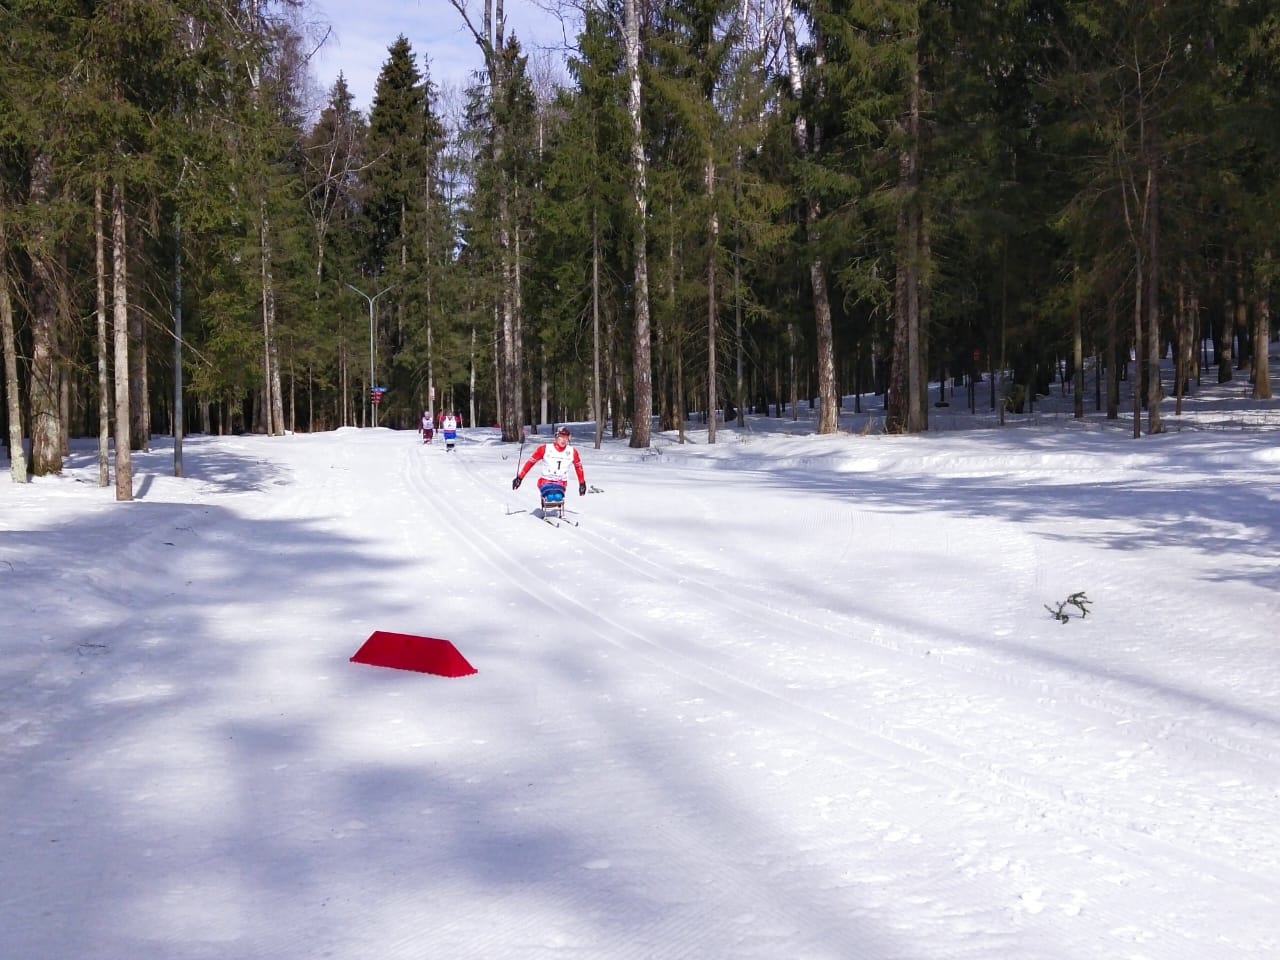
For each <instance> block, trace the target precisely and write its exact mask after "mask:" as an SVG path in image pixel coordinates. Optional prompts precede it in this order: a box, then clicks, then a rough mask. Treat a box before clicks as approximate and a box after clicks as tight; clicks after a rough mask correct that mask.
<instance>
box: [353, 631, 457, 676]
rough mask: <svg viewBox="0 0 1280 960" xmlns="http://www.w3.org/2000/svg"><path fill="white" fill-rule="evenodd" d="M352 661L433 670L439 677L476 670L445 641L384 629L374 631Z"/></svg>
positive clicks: (371, 664) (396, 668)
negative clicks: (390, 631) (388, 631)
mask: <svg viewBox="0 0 1280 960" xmlns="http://www.w3.org/2000/svg"><path fill="white" fill-rule="evenodd" d="M351 662H352V663H367V664H369V665H370V666H374V667H391V668H392V669H394V670H416V671H417V672H418V673H434V674H435V675H436V676H440V677H466V676H470V675H471V674H473V673H475V672H476V668H475V667H473V666H472V665H471V664H469V663H467V658H466V657H464V656H463V655H462V654H460V653H459V652H458V648H457V647H455V646H454V645H453V644H452V643H450V642H449V641H448V640H437V639H436V638H435V637H415V636H413V635H412V634H408V633H387V632H386V631H385V630H375V631H374V632H373V633H372V634H371V635H370V637H369V639H368V640H366V641H365V642H364V646H363V647H361V648H360V649H359V650H358V651H357V652H356V655H355V656H354V657H352V658H351Z"/></svg>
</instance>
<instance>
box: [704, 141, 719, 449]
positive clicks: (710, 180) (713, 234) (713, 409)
mask: <svg viewBox="0 0 1280 960" xmlns="http://www.w3.org/2000/svg"><path fill="white" fill-rule="evenodd" d="M706 176H707V200H708V206H709V207H710V208H711V217H710V219H709V220H708V222H707V246H708V253H707V443H715V442H716V421H717V420H718V419H719V417H718V416H717V414H718V413H719V410H720V398H719V396H718V395H717V391H716V380H717V379H718V378H719V376H720V374H719V372H718V371H717V369H716V338H717V337H718V336H719V330H718V329H717V327H718V324H717V323H716V311H717V310H718V309H719V304H718V301H717V300H716V253H717V249H716V248H717V246H718V245H719V243H720V220H719V218H718V217H717V216H716V210H715V194H716V164H715V160H714V158H712V157H711V155H710V152H709V151H708V155H707V169H706Z"/></svg>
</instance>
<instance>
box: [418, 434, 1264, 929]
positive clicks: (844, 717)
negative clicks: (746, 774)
mask: <svg viewBox="0 0 1280 960" xmlns="http://www.w3.org/2000/svg"><path fill="white" fill-rule="evenodd" d="M453 463H454V464H455V465H456V468H457V471H458V479H462V478H463V476H462V475H464V474H466V475H470V479H474V480H476V483H474V484H472V488H473V489H477V488H478V489H482V490H483V489H484V482H483V481H482V480H481V479H480V478H479V477H478V476H476V475H475V472H474V471H473V470H472V469H471V468H470V467H469V466H468V465H467V464H466V460H465V459H463V458H459V459H458V460H456V461H453ZM406 472H407V478H406V481H407V483H408V484H409V485H410V486H411V487H417V488H419V489H424V488H425V483H426V478H425V477H423V476H422V474H421V472H420V468H417V467H416V466H415V464H414V462H413V460H412V459H410V460H408V461H407V462H406ZM459 487H461V484H459ZM483 496H484V497H485V498H486V499H489V500H494V501H497V502H505V501H504V500H499V499H498V498H495V497H493V496H492V495H489V494H483ZM437 520H438V521H439V522H440V523H442V524H444V525H446V526H448V527H450V528H452V529H453V530H455V531H456V533H457V534H458V540H459V541H460V542H464V543H468V544H469V545H470V547H471V548H472V549H473V550H474V552H475V553H476V554H477V555H479V556H480V557H481V559H483V560H486V561H487V562H489V563H490V564H493V565H495V566H498V567H499V568H500V569H501V571H502V572H503V574H504V575H505V576H506V577H507V578H508V579H509V580H510V581H511V582H512V583H513V584H514V585H516V586H517V587H519V588H520V589H521V590H523V591H524V592H526V593H527V594H528V595H529V596H530V597H532V598H534V599H535V600H537V601H538V602H540V603H548V600H547V595H548V593H554V594H555V595H556V597H557V600H556V602H555V604H554V607H555V608H556V609H557V610H560V611H563V610H564V609H565V605H566V604H569V605H572V606H573V607H574V608H576V609H577V610H578V615H577V616H576V617H575V618H574V619H575V620H577V621H578V622H579V624H586V625H590V624H595V625H596V627H595V628H594V632H596V633H597V634H598V635H599V636H600V637H601V639H602V640H605V641H607V642H610V643H612V644H615V645H617V644H618V640H617V639H616V638H617V637H618V636H619V635H626V636H628V637H631V638H633V639H634V640H636V641H638V643H639V644H641V645H643V647H647V648H649V649H650V650H652V651H653V653H652V654H650V655H649V656H648V659H649V660H650V661H651V662H652V663H653V664H655V665H658V666H661V667H663V668H665V669H667V670H671V671H673V672H676V673H678V674H679V675H681V676H682V677H684V678H686V679H689V680H691V681H694V682H697V683H699V684H701V685H703V686H705V687H706V688H708V689H709V690H712V691H714V692H715V693H716V694H717V695H718V696H720V697H722V698H727V699H729V700H730V701H734V702H737V703H738V704H740V705H742V706H744V707H747V706H749V707H750V709H751V710H752V711H753V712H754V713H755V715H756V716H759V712H760V708H761V706H762V704H763V703H764V702H768V703H769V704H771V705H772V706H771V712H772V713H773V714H774V715H775V717H776V718H777V719H778V720H779V721H781V722H783V723H785V724H790V725H795V724H797V723H800V722H801V718H803V726H805V727H806V728H807V729H808V730H809V731H810V732H811V733H813V734H815V735H818V736H821V737H823V738H824V739H826V740H828V741H829V742H832V743H837V744H839V745H840V746H842V747H843V748H845V749H847V750H852V751H855V752H857V753H862V754H864V755H866V756H868V757H874V758H875V759H876V760H878V761H881V762H889V763H891V764H894V765H897V766H901V767H905V768H907V769H911V770H912V771H913V773H914V774H915V775H916V776H919V777H923V778H927V779H928V780H931V781H933V782H934V783H935V784H937V785H939V786H940V787H944V788H947V789H949V790H952V791H960V792H962V793H964V794H965V795H968V796H971V797H973V798H975V799H977V800H979V801H980V802H981V803H985V804H991V805H994V806H996V807H998V808H1001V809H1006V810H1009V809H1016V810H1017V811H1019V812H1020V814H1021V815H1022V816H1025V817H1028V818H1030V819H1031V820H1033V821H1035V822H1040V823H1045V824H1048V825H1053V826H1055V827H1056V828H1058V829H1065V830H1067V831H1068V832H1069V833H1072V834H1074V835H1079V836H1085V837H1093V838H1095V839H1097V840H1099V841H1101V842H1104V843H1106V844H1108V845H1116V844H1118V845H1120V846H1122V847H1123V848H1125V849H1134V848H1140V849H1143V850H1146V851H1147V854H1148V855H1147V856H1145V857H1137V858H1135V862H1145V863H1148V864H1150V865H1151V866H1149V867H1145V868H1143V869H1144V870H1150V871H1152V872H1151V876H1153V877H1155V876H1159V874H1160V873H1161V872H1166V873H1169V872H1172V873H1176V872H1184V871H1186V870H1193V871H1197V872H1203V873H1206V874H1208V875H1210V876H1212V877H1214V878H1216V879H1217V880H1219V881H1226V882H1230V883H1233V884H1234V885H1237V886H1239V887H1240V888H1241V890H1242V895H1256V894H1257V892H1258V891H1259V890H1260V889H1269V888H1270V887H1271V885H1272V884H1273V883H1274V882H1276V881H1277V880H1280V877H1278V876H1276V875H1274V869H1271V870H1267V869H1264V870H1263V871H1262V872H1250V871H1249V870H1247V869H1244V868H1242V867H1240V866H1237V865H1236V864H1234V863H1232V862H1230V861H1228V860H1225V859H1223V858H1221V857H1218V856H1215V855H1214V854H1213V853H1212V852H1205V851H1204V850H1203V849H1198V848H1192V847H1191V846H1188V845H1187V844H1185V843H1183V842H1181V840H1180V839H1179V840H1169V839H1164V838H1162V837H1159V836H1156V835H1153V834H1152V833H1151V832H1149V831H1148V828H1147V826H1146V825H1144V824H1141V823H1137V822H1134V821H1131V820H1129V819H1128V818H1126V817H1125V816H1124V815H1123V813H1122V812H1120V813H1117V812H1116V811H1112V810H1110V809H1109V808H1108V807H1107V806H1106V804H1105V802H1104V799H1103V798H1091V797H1086V796H1082V795H1077V794H1073V793H1071V792H1068V791H1067V790H1065V789H1064V788H1063V787H1062V786H1060V785H1058V784H1056V783H1052V782H1047V781H1044V780H1042V779H1041V778H1039V777H1037V776H1035V775H1033V774H1029V773H1026V772H1024V771H1018V770H1004V769H999V768H998V765H992V764H991V763H989V762H988V763H973V762H966V760H970V759H972V758H975V757H980V756H981V753H982V751H981V750H978V749H976V748H975V747H974V745H971V744H967V743H966V742H964V740H963V739H959V738H957V731H955V730H948V731H947V732H945V733H940V732H938V731H937V730H936V729H928V730H926V729H921V728H915V729H912V730H908V729H902V728H896V727H890V726H889V725H887V724H885V723H884V722H882V721H881V719H880V718H879V717H878V716H877V715H876V712H875V710H874V707H873V706H869V705H866V704H861V703H857V702H855V701H854V700H852V699H847V700H844V701H842V703H843V704H844V706H843V708H842V711H841V714H840V715H835V714H832V713H828V712H825V711H822V710H818V709H815V708H814V707H812V706H810V705H808V704H806V703H804V702H803V700H801V699H799V698H798V697H794V696H788V695H787V694H785V693H784V692H780V691H779V690H777V689H775V688H771V687H770V686H769V685H768V683H767V682H762V681H761V680H760V679H758V678H753V677H751V676H749V675H748V671H744V670H743V669H742V664H741V663H740V662H738V661H735V660H733V659H732V658H728V657H726V656H724V655H722V654H719V653H717V652H716V651H714V650H710V649H706V648H697V649H694V650H692V651H691V650H690V649H686V648H683V647H676V646H673V645H671V644H668V643H663V642H661V641H659V640H655V639H654V638H653V637H650V636H645V635H643V634H641V633H638V632H637V631H636V630H635V629H634V628H633V627H632V626H630V625H628V624H626V623H624V622H619V621H617V620H615V619H613V618H612V617H610V616H609V615H607V614H606V613H604V612H602V611H600V610H597V609H593V608H591V607H588V606H586V605H585V604H583V603H581V602H580V601H579V600H577V599H576V598H575V597H574V596H573V595H572V594H571V593H568V592H566V591H564V590H562V589H561V588H560V587H559V586H558V585H557V584H556V583H555V582H552V581H547V580H544V579H541V578H539V577H537V576H536V575H534V574H533V573H530V572H529V571H528V570H526V569H524V568H523V567H521V566H520V564H518V563H516V562H510V563H504V562H502V561H501V559H500V558H501V557H503V556H504V551H505V549H506V548H505V547H504V546H503V545H502V544H500V543H499V542H498V541H496V540H494V539H493V538H492V537H491V536H490V535H489V533H488V532H487V531H486V530H485V529H484V526H483V525H481V524H476V525H467V524H465V523H463V522H462V521H461V520H460V519H459V518H458V517H456V516H454V515H452V514H450V513H449V512H448V511H440V512H439V516H438V517H437ZM572 536H573V538H574V542H575V543H577V544H580V545H582V546H585V547H589V548H590V549H592V550H594V551H595V552H596V553H598V554H599V555H600V556H601V558H602V560H604V561H606V562H607V563H608V564H612V565H615V566H616V567H618V568H621V569H622V570H625V571H626V572H627V573H629V574H631V575H634V576H636V577H641V578H644V579H645V580H647V581H649V582H652V583H660V584H662V585H663V586H664V587H665V588H667V589H668V590H670V589H671V588H672V587H673V584H672V578H671V571H670V570H668V569H666V568H664V567H663V566H662V564H661V563H660V562H658V561H657V560H654V559H650V558H648V557H642V556H638V555H636V554H634V553H632V552H630V551H627V550H625V549H623V548H621V547H619V546H617V545H616V544H615V543H614V542H612V541H610V540H609V539H608V538H606V537H604V536H602V535H600V534H599V533H597V532H595V531H593V530H591V529H590V527H589V526H588V527H581V528H579V529H578V530H576V531H573V532H572ZM599 568H600V569H603V567H599ZM679 589H680V590H681V591H682V592H685V593H687V594H688V595H689V596H690V597H692V598H693V600H694V603H695V605H696V606H698V607H699V608H701V609H702V610H703V611H705V608H706V606H707V605H708V604H715V605H717V606H719V607H722V608H725V609H728V610H732V611H740V610H741V609H742V607H744V606H750V607H752V608H754V609H756V610H758V611H759V613H760V615H761V617H762V618H768V620H769V622H773V623H775V624H777V625H778V626H779V627H780V628H781V629H785V630H787V631H789V632H794V631H795V629H796V628H797V627H802V628H804V635H805V636H811V635H813V634H814V633H818V634H822V635H826V636H828V637H830V638H833V639H837V640H839V641H841V642H843V643H848V642H850V641H853V642H856V643H858V644H859V645H862V646H864V647H865V648H871V649H878V650H880V651H881V652H882V653H888V654H892V655H893V657H894V658H897V659H900V660H905V661H907V662H908V663H909V664H910V669H911V671H912V672H914V673H919V672H921V671H924V672H927V673H929V674H931V675H942V676H944V677H945V676H946V675H948V674H953V673H959V674H964V675H968V676H974V677H979V678H982V679H983V680H985V681H989V682H992V683H995V684H998V685H1000V686H1003V687H1006V688H1010V692H1014V691H1016V692H1017V693H1019V694H1021V695H1022V696H1023V697H1024V698H1025V699H1030V700H1032V701H1034V702H1036V703H1037V704H1040V705H1043V706H1044V707H1045V709H1050V710H1051V709H1052V703H1053V702H1055V701H1058V702H1061V701H1066V702H1068V703H1070V704H1072V705H1074V706H1076V707H1080V708H1085V709H1087V710H1089V711H1091V712H1094V713H1095V714H1098V715H1099V716H1100V719H1102V720H1105V721H1109V722H1110V723H1112V724H1113V725H1118V724H1126V725H1130V726H1132V725H1134V724H1139V725H1142V727H1144V728H1145V731H1144V732H1145V733H1147V734H1148V736H1146V737H1145V740H1146V741H1147V742H1149V743H1151V744H1153V745H1158V744H1160V743H1161V740H1162V738H1163V737H1165V736H1167V735H1168V729H1167V728H1168V725H1167V724H1165V725H1164V726H1163V727H1161V726H1159V722H1158V721H1156V720H1152V719H1149V718H1147V717H1145V716H1144V714H1143V711H1142V710H1140V709H1139V705H1138V704H1137V703H1136V702H1132V701H1116V700H1107V699H1103V698H1100V697H1097V696H1085V695H1082V694H1079V693H1076V692H1071V693H1069V694H1065V695H1064V691H1063V689H1061V688H1058V687H1055V688H1054V689H1053V690H1052V691H1050V690H1045V689H1042V688H1041V686H1039V685H1037V684H1034V683H1018V682H1016V681H1015V680H1014V678H1012V677H1011V676H1010V675H1009V673H1008V672H1007V671H1002V670H998V669H990V668H983V667H981V666H979V665H976V664H971V663H965V664H961V663H957V662H956V661H955V659H954V658H948V657H946V656H940V657H935V656H929V657H925V656H920V655H912V654H911V653H910V652H909V651H906V650H904V649H903V648H902V647H901V646H900V645H898V644H895V643H893V642H892V641H889V640H885V639H883V638H881V637H878V636H877V635H876V634H875V632H874V629H873V628H872V627H871V626H870V625H867V624H858V623H856V622H847V625H845V626H843V629H837V628H836V627H835V626H833V625H831V624H829V623H819V622H816V621H815V620H813V619H811V618H809V617H805V616H803V615H801V614H799V613H797V612H795V611H794V610H781V609H778V608H777V607H775V606H772V605H770V604H768V603H765V602H761V601H758V600H756V599H754V598H753V597H751V596H749V595H746V594H744V593H737V592H731V591H729V590H726V589H724V588H723V587H721V586H718V585H717V584H715V583H712V582H709V581H707V580H706V579H701V578H696V577H689V576H687V575H684V574H682V575H681V577H680V582H679ZM858 627H863V628H865V629H866V633H865V635H859V634H857V633H855V632H854V631H855V630H856V629H857V628H858ZM846 630H847V631H848V632H845V631H846ZM628 649H629V650H630V651H632V652H635V653H640V652H641V651H640V650H639V649H637V648H636V647H635V646H631V645H628ZM677 664H678V665H679V666H677ZM775 687H776V684H775ZM1177 735H1178V737H1179V738H1182V739H1184V740H1186V739H1190V740H1195V741H1197V742H1199V743H1201V744H1203V745H1205V746H1208V747H1211V748H1213V749H1214V750H1227V751H1231V752H1233V753H1236V754H1238V755H1240V756H1241V757H1243V758H1246V759H1247V760H1248V761H1249V762H1251V763H1256V762H1259V761H1261V762H1264V763H1268V764H1272V765H1275V764H1276V757H1275V754H1274V752H1273V751H1267V750H1265V749H1262V748H1255V747H1254V746H1253V745H1249V744H1243V743H1228V742H1225V741H1223V740H1221V739H1219V738H1214V737H1207V736H1202V735H1200V734H1199V732H1198V731H1195V730H1193V729H1191V728H1189V727H1186V726H1179V727H1178V728H1177ZM875 743H878V744H880V746H879V747H878V748H873V744H875ZM1257 815H1258V816H1259V817H1266V816H1270V812H1269V811H1266V810H1264V809H1261V808H1259V809H1258V810H1257ZM1197 846H1198V845H1197ZM1146 922H1147V925H1148V926H1152V925H1155V920H1154V919H1153V918H1150V917H1148V918H1146Z"/></svg>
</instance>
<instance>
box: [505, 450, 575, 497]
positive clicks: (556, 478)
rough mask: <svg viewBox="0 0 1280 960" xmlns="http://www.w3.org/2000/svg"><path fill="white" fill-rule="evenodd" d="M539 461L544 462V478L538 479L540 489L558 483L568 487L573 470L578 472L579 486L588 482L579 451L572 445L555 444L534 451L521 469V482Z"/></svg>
mask: <svg viewBox="0 0 1280 960" xmlns="http://www.w3.org/2000/svg"><path fill="white" fill-rule="evenodd" d="M539 460H541V461H542V476H541V477H539V478H538V487H539V489H541V488H542V487H544V486H546V485H547V484H548V483H558V484H560V485H562V486H564V487H568V486H569V470H570V469H571V468H572V469H573V470H575V471H577V474H578V483H579V485H581V484H584V483H586V482H587V476H586V474H585V473H584V472H583V470H582V457H580V456H579V455H578V451H577V450H575V449H574V448H573V446H572V445H571V444H567V443H566V444H565V445H564V446H563V447H560V446H558V445H557V444H554V443H544V444H542V445H540V446H539V447H538V449H537V450H535V451H533V456H531V457H530V458H529V459H528V460H527V461H526V462H525V465H524V466H523V467H521V468H520V479H521V480H523V479H524V477H525V474H527V473H528V472H529V471H530V470H532V469H533V465H534V464H535V463H537V462H538V461H539Z"/></svg>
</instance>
